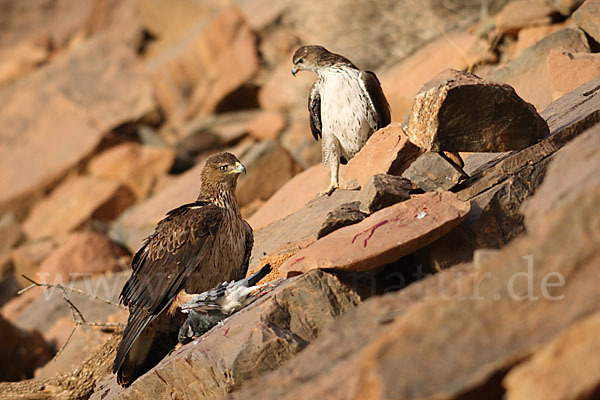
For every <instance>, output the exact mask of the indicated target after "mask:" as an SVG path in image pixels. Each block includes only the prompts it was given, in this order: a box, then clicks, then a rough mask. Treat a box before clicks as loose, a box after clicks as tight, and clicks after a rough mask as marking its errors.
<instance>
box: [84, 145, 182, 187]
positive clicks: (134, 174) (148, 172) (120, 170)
mask: <svg viewBox="0 0 600 400" xmlns="http://www.w3.org/2000/svg"><path fill="white" fill-rule="evenodd" d="M174 160H175V151H174V150H173V149H170V148H167V147H151V146H142V145H140V144H138V143H123V144H120V145H117V146H114V147H112V148H110V149H108V150H106V151H105V152H103V153H102V154H99V155H97V156H96V157H94V158H92V159H91V160H90V162H89V164H88V171H89V172H90V174H91V175H93V176H95V177H98V178H103V179H109V180H113V181H117V182H120V183H122V184H123V185H125V186H126V187H127V188H128V189H129V190H131V191H132V192H133V193H134V194H135V196H136V197H137V199H143V198H145V197H146V196H147V195H148V194H149V193H150V190H151V189H152V187H153V186H154V184H155V182H156V180H157V179H158V178H159V177H160V176H162V175H164V174H166V173H167V172H168V171H169V169H170V168H171V166H172V165H173V161H174Z"/></svg>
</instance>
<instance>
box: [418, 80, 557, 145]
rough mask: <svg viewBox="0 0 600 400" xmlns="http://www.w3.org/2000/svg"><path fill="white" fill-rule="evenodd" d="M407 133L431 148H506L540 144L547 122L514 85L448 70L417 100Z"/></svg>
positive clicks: (425, 89) (427, 85)
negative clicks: (517, 91)
mask: <svg viewBox="0 0 600 400" xmlns="http://www.w3.org/2000/svg"><path fill="white" fill-rule="evenodd" d="M407 134H408V138H409V140H410V141H411V142H412V143H414V144H415V145H417V146H419V147H421V148H423V149H426V150H430V151H455V152H459V151H474V152H502V151H508V150H519V149H523V148H525V147H527V146H529V145H531V144H533V143H535V142H537V141H538V140H539V139H541V138H543V137H544V136H546V135H547V134H548V125H547V124H546V122H545V121H544V120H543V119H542V118H541V117H540V116H539V114H538V113H537V112H536V111H535V108H534V107H533V106H532V105H531V104H528V103H526V102H525V101H523V100H522V99H521V98H520V97H519V96H517V94H516V93H515V91H514V90H513V89H512V88H511V87H510V86H508V85H502V84H498V83H495V82H491V81H488V80H485V79H481V78H479V77H477V76H475V75H472V74H469V73H466V72H460V71H455V70H447V71H444V72H441V73H440V74H438V75H437V76H436V77H434V78H433V79H432V80H431V81H429V82H427V83H426V84H425V85H424V86H423V88H422V89H421V92H420V93H419V94H418V95H417V97H416V98H415V100H414V102H413V106H412V110H411V112H410V116H409V123H408V129H407Z"/></svg>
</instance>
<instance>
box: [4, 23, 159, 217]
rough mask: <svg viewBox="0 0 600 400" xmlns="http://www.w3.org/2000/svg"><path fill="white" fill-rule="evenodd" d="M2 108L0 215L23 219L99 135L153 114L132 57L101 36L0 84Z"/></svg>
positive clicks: (145, 85) (146, 87) (143, 79)
mask: <svg viewBox="0 0 600 400" xmlns="http://www.w3.org/2000/svg"><path fill="white" fill-rule="evenodd" d="M0 103H2V104H4V105H5V106H4V107H2V109H1V110H0V125H1V126H3V129H2V130H0V141H1V142H2V146H0V213H1V212H5V211H9V210H11V211H14V212H15V213H17V214H18V216H19V217H21V218H22V217H23V216H24V215H25V214H26V213H27V211H28V210H29V207H31V205H32V204H33V203H34V202H35V201H36V200H37V199H39V198H40V196H41V195H42V194H43V192H44V191H45V190H47V189H48V188H49V187H51V186H52V185H54V184H55V183H56V181H57V180H59V179H61V178H62V177H64V175H65V174H66V173H67V172H68V171H69V169H70V168H72V167H74V166H75V165H77V163H78V162H80V161H82V160H83V159H85V158H86V157H88V156H89V155H90V154H91V153H92V152H93V151H94V149H95V148H96V147H97V146H98V144H99V143H100V140H101V139H102V137H103V135H104V134H105V133H107V132H109V131H110V130H112V129H114V128H116V127H119V126H121V125H123V124H125V123H136V122H138V121H139V120H141V119H143V118H146V117H150V116H151V115H153V113H154V112H155V111H156V102H155V101H154V97H153V94H152V88H151V86H150V83H149V81H148V79H147V78H146V77H145V76H144V74H143V73H142V71H141V70H140V69H139V66H138V65H137V61H136V58H135V55H134V53H133V52H132V51H131V50H130V49H129V48H128V47H127V46H125V45H114V44H113V43H112V42H111V41H110V40H108V39H107V37H106V36H105V35H101V34H99V35H97V36H95V37H94V38H92V39H90V40H89V41H86V42H85V43H82V44H81V45H80V46H78V47H77V48H75V49H74V50H73V51H71V52H69V53H68V54H66V55H64V56H63V57H61V58H58V59H57V60H55V61H53V62H52V63H49V64H48V65H46V66H44V67H42V68H40V69H38V70H37V71H35V72H34V73H32V74H30V75H29V76H27V77H26V78H24V79H21V80H19V81H17V82H16V83H15V84H13V85H8V86H4V87H3V88H2V89H1V90H0ZM24 163H25V164H24ZM24 165H26V166H27V167H26V168H24Z"/></svg>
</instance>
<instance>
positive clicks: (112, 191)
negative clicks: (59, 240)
mask: <svg viewBox="0 0 600 400" xmlns="http://www.w3.org/2000/svg"><path fill="white" fill-rule="evenodd" d="M133 202H134V196H133V195H132V193H131V192H130V191H129V190H127V189H125V188H124V187H123V186H122V185H121V184H120V183H118V182H114V181H107V180H103V179H97V178H94V177H91V176H77V177H74V178H70V179H67V180H66V181H65V182H63V183H62V184H61V185H60V186H58V187H57V188H56V189H54V190H53V191H52V193H51V194H50V196H48V197H47V198H45V199H44V200H42V201H40V202H39V203H38V204H36V206H35V207H34V208H33V210H32V211H31V214H30V215H29V217H28V218H27V219H26V220H25V222H24V224H23V230H24V231H25V233H26V234H27V236H28V237H29V238H30V239H39V238H44V237H51V236H53V235H57V234H60V233H67V232H70V231H72V230H73V229H76V228H78V227H80V226H81V225H82V224H83V223H85V222H88V221H90V220H92V219H98V220H103V221H110V220H112V219H113V218H115V217H117V216H118V215H119V214H120V213H121V212H122V211H123V210H124V209H125V208H127V207H129V206H130V205H131V204H133Z"/></svg>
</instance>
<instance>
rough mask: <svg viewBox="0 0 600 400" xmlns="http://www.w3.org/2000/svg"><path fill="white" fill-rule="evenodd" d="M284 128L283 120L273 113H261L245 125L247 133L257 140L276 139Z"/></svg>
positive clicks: (280, 116) (276, 113) (278, 114)
mask: <svg viewBox="0 0 600 400" xmlns="http://www.w3.org/2000/svg"><path fill="white" fill-rule="evenodd" d="M284 127H285V118H283V116H282V115H281V114H280V113H278V112H274V111H263V112H262V113H260V114H259V115H258V116H257V117H256V118H254V119H252V120H251V121H250V122H248V125H247V129H248V133H250V135H252V136H254V137H255V138H256V139H258V140H265V139H276V138H277V136H278V135H279V132H281V131H282V129H283V128H284Z"/></svg>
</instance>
